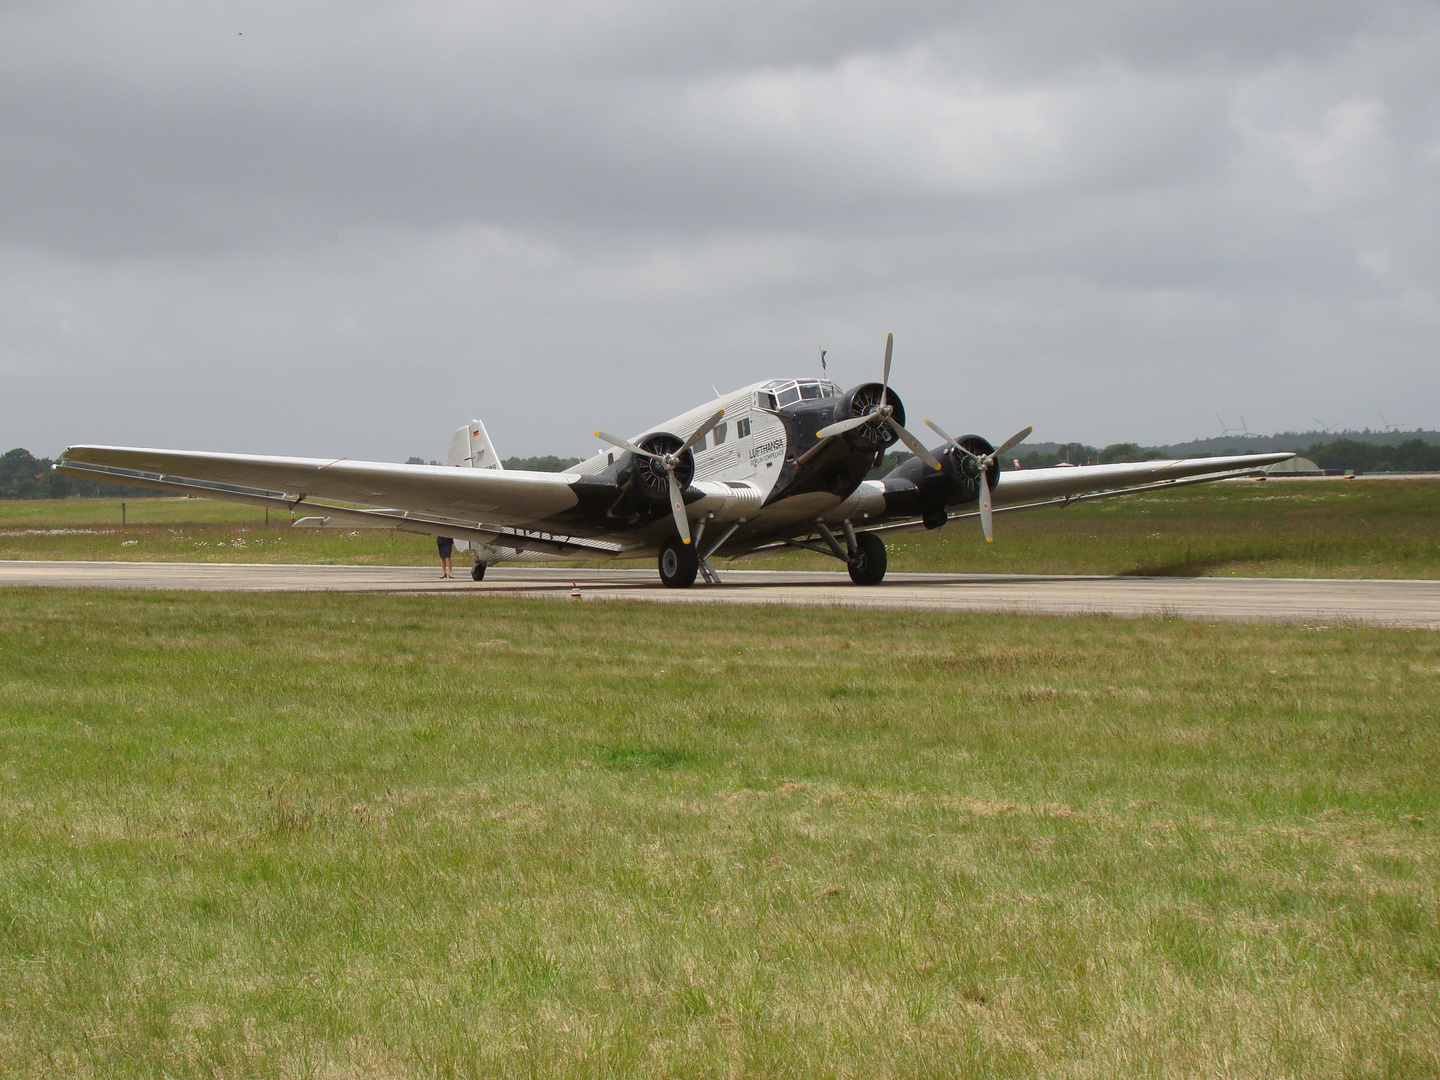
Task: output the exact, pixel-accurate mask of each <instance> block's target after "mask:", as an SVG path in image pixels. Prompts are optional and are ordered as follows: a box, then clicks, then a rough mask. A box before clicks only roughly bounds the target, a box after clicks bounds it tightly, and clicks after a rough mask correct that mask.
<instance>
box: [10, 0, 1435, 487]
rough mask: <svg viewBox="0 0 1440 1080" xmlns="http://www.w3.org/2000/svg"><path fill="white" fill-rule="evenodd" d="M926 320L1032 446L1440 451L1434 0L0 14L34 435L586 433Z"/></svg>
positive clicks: (969, 407)
mask: <svg viewBox="0 0 1440 1080" xmlns="http://www.w3.org/2000/svg"><path fill="white" fill-rule="evenodd" d="M890 331H893V332H894V334H895V373H894V382H895V384H896V387H897V389H898V391H899V393H900V394H901V396H902V397H903V399H904V400H905V403H906V405H907V408H908V412H909V414H910V417H911V419H912V421H913V422H914V423H916V424H918V423H919V421H920V419H921V418H923V417H925V416H930V417H933V418H935V419H936V420H937V421H939V422H940V423H941V425H942V426H943V427H945V428H947V429H948V430H950V431H952V432H954V433H957V434H958V433H960V432H962V431H975V432H979V433H981V434H985V435H987V436H988V437H990V438H991V439H993V440H995V441H998V440H999V439H1002V438H1004V437H1006V436H1008V435H1009V434H1010V433H1011V432H1013V431H1014V430H1015V429H1016V428H1018V427H1021V426H1023V425H1025V424H1034V425H1035V429H1036V432H1035V438H1036V439H1040V440H1069V439H1079V440H1083V441H1086V442H1089V443H1093V444H1097V445H1103V444H1106V443H1109V442H1115V441H1121V440H1126V441H1128V440H1135V441H1139V442H1143V443H1160V442H1171V441H1178V440H1182V439H1188V438H1192V437H1196V436H1205V435H1212V434H1215V435H1218V434H1220V433H1221V427H1222V424H1224V425H1225V426H1229V427H1239V425H1240V418H1241V416H1242V415H1243V417H1244V421H1245V423H1246V424H1247V425H1248V426H1249V427H1250V429H1251V430H1253V431H1265V432H1269V431H1275V430H1287V429H1297V428H1298V429H1308V428H1313V427H1315V426H1316V418H1317V417H1318V418H1320V419H1321V420H1323V421H1324V422H1325V423H1326V424H1344V425H1348V426H1352V427H1365V426H1371V427H1379V426H1381V423H1382V421H1381V419H1380V415H1381V414H1382V413H1383V415H1384V416H1385V418H1386V420H1387V421H1388V422H1390V423H1395V424H1401V425H1404V426H1405V427H1415V426H1424V427H1430V428H1435V427H1440V5H1437V4H1436V3H1435V2H1434V0H1429V2H1425V3H1407V2H1403V0H1397V2H1389V0H1354V2H1352V0H1305V2H1303V3H1302V2H1294V0H1271V2H1268V3H1256V2H1255V0H1204V2H1187V0H1172V2H1166V3H1160V2H1156V0H1130V2H1126V0H1113V2H1099V3H1076V2H1074V0H1012V2H1011V3H1008V4H1004V5H998V4H992V3H983V4H982V3H967V2H957V0H948V2H944V3H930V2H905V0H888V2H886V3H852V2H845V0H831V2H827V3H818V2H814V3H812V2H799V3H784V2H776V0H771V2H767V3H753V2H746V0H725V2H713V3H712V2H705V0H690V2H687V3H662V2H658V0H651V2H644V0H636V2H627V3H596V2H589V3H545V2H534V0H532V2H530V3H526V4H504V5H501V4H487V3H483V2H481V3H475V2H466V3H455V4H444V3H428V4H419V3H416V4H404V3H389V2H386V0H350V2H347V3H343V4H342V3H335V4H324V3H297V2H295V0H288V2H285V3H265V2H259V3H246V4H243V5H241V4H211V3H204V2H198V0H184V2H173V3H170V2H164V0H160V2H150V3H144V4H140V3H125V2H123V0H110V2H106V3H84V2H76V3H50V2H44V0H10V2H9V3H7V4H5V5H4V6H3V8H0V444H3V446H0V449H4V448H7V447H10V446H25V447H27V448H29V449H31V450H32V451H34V452H35V453H37V454H49V455H53V454H56V453H58V452H59V451H60V450H61V449H62V448H64V447H65V446H66V445H68V444H71V443H85V442H98V443H120V444H126V445H142V446H162V447H177V448H199V449H214V450H232V451H243V452H252V453H281V454H313V455H332V456H339V455H342V454H343V455H347V456H350V457H367V458H379V459H386V460H393V459H403V458H404V457H406V456H408V455H410V454H420V455H423V456H425V457H442V456H443V454H444V448H445V444H446V441H447V439H448V435H449V433H450V431H452V430H453V429H454V428H455V427H457V426H459V425H460V424H462V423H464V422H465V421H466V420H468V419H469V418H470V417H472V416H474V417H479V418H480V419H482V420H484V421H485V422H486V424H487V426H488V427H489V429H490V432H491V434H492V436H493V438H494V440H495V443H496V445H497V448H498V449H499V451H500V453H501V455H502V456H508V455H510V454H535V453H551V452H554V453H573V454H582V453H585V454H588V453H591V452H593V451H594V449H595V448H596V445H595V442H594V440H593V438H592V437H590V435H589V432H590V430H591V429H592V428H594V427H597V426H601V427H605V428H608V429H609V430H613V431H624V432H638V431H640V430H643V429H645V428H646V427H647V426H649V425H653V424H658V423H659V422H660V421H661V420H663V419H664V418H665V417H668V416H671V415H673V414H675V413H678V412H681V411H684V410H686V409H688V408H690V407H692V406H694V405H697V404H699V403H700V402H701V401H703V400H705V399H706V398H708V397H710V396H711V389H710V388H711V385H712V384H714V385H715V386H718V387H719V389H720V390H721V391H725V390H728V389H732V388H734V387H735V386H738V385H742V384H744V383H747V382H751V381H754V380H757V379H762V378H769V377H775V376H789V375H815V374H819V359H818V358H819V349H820V348H821V347H824V348H827V349H828V350H829V357H830V373H831V375H832V376H833V377H834V378H835V379H836V380H837V381H839V382H841V383H844V384H846V385H849V384H853V383H856V382H860V381H862V380H867V379H871V378H876V377H878V374H879V369H880V361H881V356H882V352H883V348H884V341H885V334H886V333H887V332H890ZM1217 413H1218V414H1220V416H1221V417H1223V420H1219V419H1217V417H1216V414H1217Z"/></svg>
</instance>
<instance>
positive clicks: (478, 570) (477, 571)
mask: <svg viewBox="0 0 1440 1080" xmlns="http://www.w3.org/2000/svg"><path fill="white" fill-rule="evenodd" d="M470 578H471V580H473V581H484V580H485V564H484V563H483V562H477V563H476V564H475V565H474V566H472V567H471V568H470Z"/></svg>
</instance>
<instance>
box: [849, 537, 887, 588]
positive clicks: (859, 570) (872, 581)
mask: <svg viewBox="0 0 1440 1080" xmlns="http://www.w3.org/2000/svg"><path fill="white" fill-rule="evenodd" d="M847 539H848V537H847ZM886 562H887V559H886V556H885V541H883V540H881V539H880V538H879V537H878V536H876V535H875V534H874V533H867V532H862V533H856V534H855V553H854V554H853V555H849V556H848V557H847V558H846V560H845V565H846V567H848V568H849V570H850V580H851V581H853V582H854V583H855V584H856V585H879V584H880V582H882V581H884V580H885V564H886Z"/></svg>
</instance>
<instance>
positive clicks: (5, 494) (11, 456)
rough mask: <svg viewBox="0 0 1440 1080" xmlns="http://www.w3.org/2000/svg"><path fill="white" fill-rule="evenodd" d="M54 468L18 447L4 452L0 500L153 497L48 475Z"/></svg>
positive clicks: (146, 491)
mask: <svg viewBox="0 0 1440 1080" xmlns="http://www.w3.org/2000/svg"><path fill="white" fill-rule="evenodd" d="M54 464H55V462H54V461H52V460H51V459H50V458H37V457H36V456H35V455H34V454H32V453H30V451H29V450H25V449H23V448H21V447H16V448H15V449H14V450H7V451H6V452H5V454H4V456H3V457H0V499H68V498H71V497H73V496H80V497H83V498H90V499H140V498H152V499H153V498H154V497H155V495H156V492H155V491H154V490H152V489H151V488H143V487H128V486H126V485H124V484H106V483H103V482H102V481H99V480H81V479H78V478H75V477H70V476H58V475H56V474H55V473H53V472H51V471H50V466H51V465H54Z"/></svg>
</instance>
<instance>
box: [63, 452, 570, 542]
mask: <svg viewBox="0 0 1440 1080" xmlns="http://www.w3.org/2000/svg"><path fill="white" fill-rule="evenodd" d="M86 465H91V466H99V467H101V468H103V469H116V470H122V471H123V472H125V473H140V474H149V475H150V476H153V477H155V478H157V479H168V480H174V481H185V480H199V481H204V482H207V483H210V484H220V485H229V486H233V487H239V488H245V489H249V490H250V491H253V492H272V493H275V494H277V495H283V496H285V497H286V501H288V502H296V503H298V502H303V501H304V500H305V499H308V498H310V497H311V496H318V497H321V498H326V499H339V500H341V501H344V502H351V503H360V504H362V505H365V506H375V507H398V508H399V509H401V510H411V511H416V512H420V513H432V514H440V515H442V516H458V517H464V518H468V519H470V520H472V521H485V522H486V523H487V524H495V525H508V526H522V527H525V526H531V525H535V524H538V523H543V522H544V521H545V520H546V519H548V518H550V517H553V516H554V515H556V514H560V513H563V512H564V511H566V510H569V509H571V508H572V507H574V506H575V505H576V504H577V503H578V502H579V499H578V497H577V496H576V494H575V492H574V491H573V490H572V489H571V485H572V484H574V483H575V482H576V481H578V480H579V479H580V477H579V475H578V474H575V473H532V472H505V471H503V470H500V469H456V468H451V467H450V466H447V465H394V464H390V463H388V462H379V461H350V460H348V459H346V458H337V459H334V460H326V459H324V458H290V457H262V456H258V455H253V454H212V453H205V452H201V451H193V450H148V449H141V448H137V447H128V446H72V447H70V448H69V449H67V450H66V451H65V452H64V453H63V454H61V455H60V460H59V462H58V464H57V467H56V470H55V471H56V472H59V473H62V474H65V475H72V476H73V475H77V474H80V475H85V476H90V477H93V476H94V473H93V472H88V471H83V470H82V469H78V468H76V467H77V466H82V467H83V466H86ZM129 479H131V480H133V482H136V483H139V482H142V478H141V477H131V478H129ZM217 494H218V493H217ZM221 497H223V496H221Z"/></svg>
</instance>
